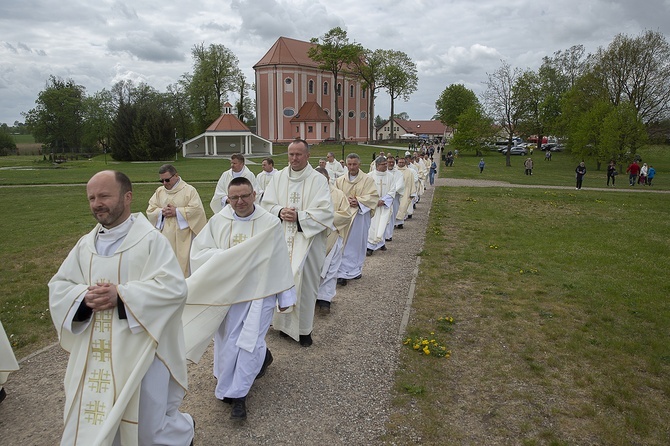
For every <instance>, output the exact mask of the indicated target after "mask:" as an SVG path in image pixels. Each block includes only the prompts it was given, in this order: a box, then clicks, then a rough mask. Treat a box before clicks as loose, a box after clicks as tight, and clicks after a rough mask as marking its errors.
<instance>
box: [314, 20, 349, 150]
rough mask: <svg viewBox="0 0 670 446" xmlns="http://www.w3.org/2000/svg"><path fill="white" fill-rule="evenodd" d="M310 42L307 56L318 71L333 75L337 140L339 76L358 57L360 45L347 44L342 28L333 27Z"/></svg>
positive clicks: (336, 133)
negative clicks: (310, 45) (316, 65)
mask: <svg viewBox="0 0 670 446" xmlns="http://www.w3.org/2000/svg"><path fill="white" fill-rule="evenodd" d="M310 42H312V43H313V44H315V46H313V47H312V48H310V49H309V51H308V52H307V55H308V56H309V58H310V59H312V60H313V61H314V62H316V63H318V64H319V69H321V70H324V71H328V72H329V73H331V74H332V75H333V86H334V88H333V91H334V92H335V113H334V115H335V116H334V117H335V138H337V139H338V140H339V139H340V138H341V135H340V118H341V116H340V104H339V97H340V96H342V91H340V90H338V89H337V87H338V86H339V85H340V84H339V83H338V79H339V75H340V73H341V72H342V71H343V70H344V68H345V67H347V66H348V65H350V64H353V63H354V61H355V60H356V59H357V58H359V57H360V49H361V47H360V45H356V44H354V43H349V38H348V37H347V32H346V31H345V30H343V29H342V28H340V27H339V26H338V27H335V28H333V29H331V30H330V31H328V32H327V33H326V34H324V35H323V36H322V37H321V39H319V38H318V37H313V38H312V39H310Z"/></svg>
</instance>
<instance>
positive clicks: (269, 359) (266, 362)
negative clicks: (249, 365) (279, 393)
mask: <svg viewBox="0 0 670 446" xmlns="http://www.w3.org/2000/svg"><path fill="white" fill-rule="evenodd" d="M272 361H274V358H273V357H272V353H270V349H269V348H266V349H265V360H263V365H262V366H261V370H260V371H259V372H258V375H256V379H258V378H262V377H263V375H265V371H266V370H267V368H268V367H269V366H270V364H272Z"/></svg>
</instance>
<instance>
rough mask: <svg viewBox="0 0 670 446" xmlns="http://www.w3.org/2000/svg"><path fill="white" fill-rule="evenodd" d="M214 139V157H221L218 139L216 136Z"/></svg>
mask: <svg viewBox="0 0 670 446" xmlns="http://www.w3.org/2000/svg"><path fill="white" fill-rule="evenodd" d="M212 138H214V156H218V155H219V146H218V142H217V139H218V138H217V137H216V135H215V136H212Z"/></svg>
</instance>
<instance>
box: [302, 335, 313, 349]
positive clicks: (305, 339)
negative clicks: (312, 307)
mask: <svg viewBox="0 0 670 446" xmlns="http://www.w3.org/2000/svg"><path fill="white" fill-rule="evenodd" d="M300 345H302V346H303V347H309V346H310V345H312V334H311V333H310V334H308V335H300Z"/></svg>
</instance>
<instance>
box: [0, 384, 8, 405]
mask: <svg viewBox="0 0 670 446" xmlns="http://www.w3.org/2000/svg"><path fill="white" fill-rule="evenodd" d="M5 398H7V392H6V391H5V388H4V387H3V388H2V389H0V403H2V402H3V401H4V399H5Z"/></svg>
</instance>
